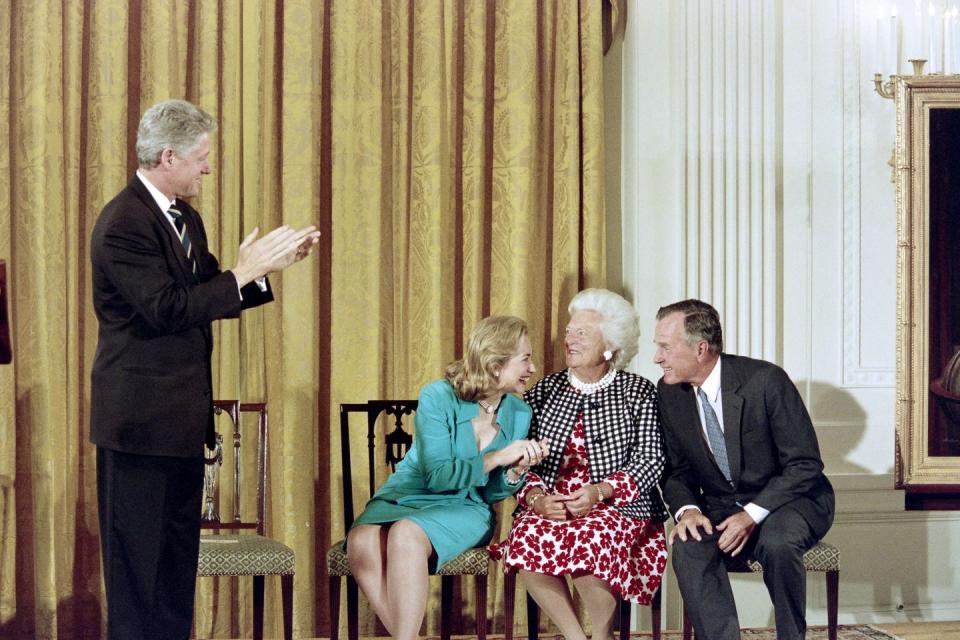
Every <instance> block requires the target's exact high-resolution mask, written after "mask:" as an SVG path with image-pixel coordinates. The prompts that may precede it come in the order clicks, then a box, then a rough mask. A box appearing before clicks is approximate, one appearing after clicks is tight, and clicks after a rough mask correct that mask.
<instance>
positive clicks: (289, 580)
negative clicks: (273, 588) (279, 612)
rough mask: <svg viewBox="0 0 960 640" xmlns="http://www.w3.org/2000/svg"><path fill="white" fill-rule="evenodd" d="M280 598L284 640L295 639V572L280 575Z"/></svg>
mask: <svg viewBox="0 0 960 640" xmlns="http://www.w3.org/2000/svg"><path fill="white" fill-rule="evenodd" d="M280 600H281V601H282V603H283V640H293V574H292V573H291V574H289V575H282V576H280Z"/></svg>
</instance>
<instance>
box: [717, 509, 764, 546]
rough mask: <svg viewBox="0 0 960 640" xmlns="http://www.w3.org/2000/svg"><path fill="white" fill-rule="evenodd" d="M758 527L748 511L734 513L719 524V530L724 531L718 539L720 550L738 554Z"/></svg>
mask: <svg viewBox="0 0 960 640" xmlns="http://www.w3.org/2000/svg"><path fill="white" fill-rule="evenodd" d="M756 528H757V523H756V522H754V521H753V518H751V517H750V514H749V513H747V512H746V511H741V512H739V513H735V514H733V515H732V516H730V517H729V518H727V519H726V520H724V521H723V522H721V523H720V524H718V525H717V530H718V531H722V532H723V533H721V534H720V539H719V540H718V541H717V544H718V545H719V547H720V551H723V552H724V553H729V554H730V555H731V556H736V555H737V554H738V553H740V552H741V551H743V547H744V546H746V544H747V541H748V540H749V539H750V536H751V534H753V530H754V529H756Z"/></svg>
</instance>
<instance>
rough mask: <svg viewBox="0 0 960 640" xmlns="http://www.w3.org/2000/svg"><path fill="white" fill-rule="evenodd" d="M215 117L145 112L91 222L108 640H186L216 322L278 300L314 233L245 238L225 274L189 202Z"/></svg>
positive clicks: (94, 410)
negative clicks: (131, 171) (122, 170)
mask: <svg viewBox="0 0 960 640" xmlns="http://www.w3.org/2000/svg"><path fill="white" fill-rule="evenodd" d="M215 128H216V124H215V122H214V120H213V118H212V117H211V116H210V115H209V114H207V113H205V112H204V111H202V110H200V109H198V108H197V107H196V106H194V105H192V104H190V103H189V102H184V101H182V100H169V101H166V102H161V103H159V104H157V105H154V106H153V107H151V108H150V109H148V110H147V112H146V113H145V114H144V115H143V118H142V119H141V121H140V125H139V127H138V129H137V159H138V163H139V169H138V170H137V173H136V175H135V176H133V178H132V179H131V180H130V182H129V184H128V185H127V186H126V187H125V188H124V189H123V190H122V191H121V192H120V193H119V194H118V195H117V196H116V197H115V198H114V199H113V200H111V201H110V202H109V203H108V204H107V205H106V206H105V207H104V208H103V211H102V212H101V213H100V216H99V217H98V219H97V223H96V225H95V226H94V229H93V235H92V238H91V245H90V257H91V261H92V271H93V304H94V309H95V311H96V314H97V320H98V321H99V339H98V343H97V352H96V357H95V359H94V363H93V372H92V389H91V418H90V426H91V440H92V441H93V443H94V444H95V445H97V498H98V505H99V518H100V540H101V550H102V553H103V575H104V582H105V586H106V594H107V637H108V638H110V639H111V640H119V639H127V638H130V639H136V640H142V639H144V638H149V639H154V638H163V639H165V640H166V639H174V638H187V637H188V636H189V633H190V627H191V622H192V619H193V599H194V584H195V581H196V572H197V555H198V550H199V544H200V507H201V504H200V502H201V496H202V488H203V445H204V443H206V444H207V445H208V446H210V447H212V446H213V436H214V433H213V397H212V382H211V371H210V361H211V360H210V359H211V353H212V351H213V334H212V331H211V322H212V321H214V320H219V319H221V318H235V317H237V316H239V315H240V311H241V310H242V309H246V308H250V307H254V306H257V305H261V304H264V303H265V302H269V301H271V300H273V294H272V292H271V289H270V285H269V283H268V282H267V280H266V277H265V276H266V275H267V274H268V273H272V272H275V271H280V270H282V269H285V268H286V267H288V266H290V265H291V264H293V263H294V262H297V261H299V260H302V259H303V258H304V257H306V256H307V255H308V254H309V253H310V250H311V249H312V247H313V246H314V245H315V244H316V243H317V241H318V238H319V233H318V232H317V231H316V230H315V228H314V227H307V228H305V229H301V230H294V229H291V228H289V227H287V226H283V227H280V228H278V229H275V230H274V231H272V232H270V233H268V234H267V235H265V236H263V237H262V238H259V239H258V238H257V235H258V230H257V229H254V230H253V232H252V233H250V235H248V236H247V237H246V238H245V239H244V241H243V243H242V244H241V245H240V250H239V258H238V260H237V264H236V265H235V266H234V267H233V268H232V269H231V270H229V271H221V270H220V265H219V263H218V262H217V259H216V258H215V257H214V256H213V255H212V254H211V253H210V251H209V249H208V248H207V237H206V233H205V231H204V228H203V221H202V220H201V218H200V214H199V213H197V211H195V210H194V209H193V208H192V207H191V206H190V205H189V204H187V202H186V201H185V200H184V199H185V198H189V197H192V196H196V195H198V193H199V191H200V181H201V179H202V178H203V176H205V175H209V174H210V172H211V170H210V163H209V160H208V155H209V153H210V136H211V135H212V133H213V132H214V131H215Z"/></svg>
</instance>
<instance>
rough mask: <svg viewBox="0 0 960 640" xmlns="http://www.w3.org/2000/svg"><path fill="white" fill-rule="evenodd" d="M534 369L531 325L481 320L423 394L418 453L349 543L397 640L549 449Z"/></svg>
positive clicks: (408, 632)
mask: <svg viewBox="0 0 960 640" xmlns="http://www.w3.org/2000/svg"><path fill="white" fill-rule="evenodd" d="M535 372H536V368H535V367H534V366H533V361H532V353H531V348H530V339H529V337H528V336H527V325H526V323H524V321H523V320H521V319H519V318H515V317H512V316H491V317H489V318H485V319H484V320H482V321H480V323H479V324H478V325H477V326H476V327H475V328H474V329H473V331H471V333H470V337H469V339H468V340H467V349H466V353H465V354H464V357H463V359H462V360H457V361H456V362H453V363H451V364H450V365H449V366H448V367H447V370H446V373H445V376H444V379H442V380H438V381H436V382H433V383H431V384H429V385H427V386H426V387H424V389H423V390H422V391H421V392H420V401H419V405H418V409H417V414H416V418H415V425H414V426H415V428H414V444H413V447H411V449H410V451H409V452H408V453H407V455H406V457H405V458H404V459H403V461H402V462H401V463H400V464H398V465H397V470H396V472H394V473H393V475H391V476H390V478H389V479H388V480H387V482H386V483H384V485H383V486H382V487H380V489H379V490H378V491H377V493H376V495H374V496H373V498H371V500H370V502H368V503H367V506H366V508H365V509H364V511H363V513H361V514H360V516H359V517H358V518H357V520H356V522H355V523H354V526H353V528H352V529H351V530H350V533H349V535H348V536H347V557H348V559H349V561H350V569H351V571H352V572H353V576H354V578H355V579H356V581H357V584H358V585H359V586H360V588H361V589H362V590H363V592H364V594H365V595H366V596H367V600H368V601H369V602H370V606H371V607H372V608H373V610H374V612H375V613H376V614H377V617H379V618H380V621H381V622H382V623H383V625H384V626H385V627H386V628H387V630H388V631H389V632H390V635H391V636H393V637H394V638H401V639H411V638H416V637H417V635H418V633H419V631H420V625H421V623H422V622H423V615H424V611H425V610H426V605H427V587H428V576H429V575H430V570H431V569H435V568H437V567H439V566H441V565H442V564H443V563H444V562H446V561H447V560H450V559H451V558H453V557H455V556H456V555H458V554H460V553H462V552H463V551H466V550H467V549H469V548H471V547H475V546H480V545H484V544H486V543H487V542H488V541H489V540H490V537H491V536H492V535H493V527H494V516H493V509H492V507H491V505H492V504H493V503H495V502H497V501H499V500H502V499H504V498H506V497H507V496H510V495H513V494H514V493H516V491H517V490H518V489H519V488H520V485H521V484H522V482H523V476H524V474H525V473H526V471H527V468H529V467H530V466H531V465H533V464H536V463H538V462H540V461H541V460H542V459H543V458H544V457H545V456H546V455H547V454H548V453H549V448H548V444H547V442H545V441H544V442H538V441H535V440H529V439H527V431H528V430H529V427H530V417H531V411H530V408H529V407H528V406H527V405H526V404H525V403H524V402H523V400H521V399H520V398H518V397H517V396H515V395H513V394H520V393H523V390H524V388H525V387H526V385H527V382H528V381H529V379H530V376H531V375H533V374H534V373H535Z"/></svg>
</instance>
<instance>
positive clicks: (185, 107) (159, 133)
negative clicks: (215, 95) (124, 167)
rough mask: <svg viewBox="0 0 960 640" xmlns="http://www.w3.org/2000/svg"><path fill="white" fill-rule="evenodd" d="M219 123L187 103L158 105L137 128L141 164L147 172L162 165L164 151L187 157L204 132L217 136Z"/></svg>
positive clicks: (171, 102) (173, 102)
mask: <svg viewBox="0 0 960 640" xmlns="http://www.w3.org/2000/svg"><path fill="white" fill-rule="evenodd" d="M216 129H217V122H216V120H214V119H213V116H211V115H210V114H209V113H207V112H206V111H204V110H203V109H201V108H199V107H197V106H196V105H193V104H190V103H189V102H187V101H186V100H165V101H164V102H158V103H157V104H155V105H153V106H152V107H150V108H149V109H147V111H146V113H144V114H143V117H142V118H140V126H138V127H137V162H139V163H140V166H141V167H143V168H144V169H152V168H153V167H155V166H157V165H158V164H159V163H160V156H161V154H163V150H164V149H173V150H174V151H175V152H176V154H177V155H178V156H184V155H186V154H187V153H189V152H190V151H191V150H193V149H194V147H196V146H197V142H198V141H199V139H200V136H201V135H203V134H204V133H208V134H209V133H213V132H214V131H216Z"/></svg>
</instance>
